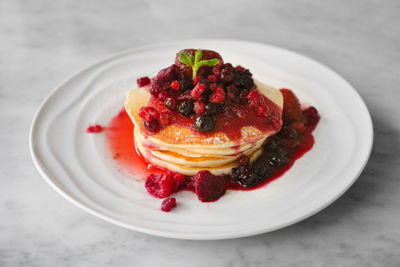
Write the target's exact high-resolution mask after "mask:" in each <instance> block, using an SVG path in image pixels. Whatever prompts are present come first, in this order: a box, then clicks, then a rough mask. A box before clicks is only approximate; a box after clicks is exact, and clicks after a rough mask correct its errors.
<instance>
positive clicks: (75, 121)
mask: <svg viewBox="0 0 400 267" xmlns="http://www.w3.org/2000/svg"><path fill="white" fill-rule="evenodd" d="M188 47H194V48H198V47H200V48H207V49H212V50H216V51H218V52H219V53H220V54H221V55H222V56H223V58H224V59H225V61H226V62H232V63H233V64H240V65H243V66H245V67H247V68H249V69H250V70H251V71H252V73H253V74H254V76H255V78H256V79H258V80H260V81H261V82H265V83H267V84H271V85H273V86H275V87H278V88H282V87H286V88H291V89H293V91H294V92H295V93H296V94H297V95H298V97H299V98H300V100H301V101H302V102H306V103H309V104H312V105H314V106H315V107H317V108H318V110H319V112H320V114H321V121H320V123H319V125H318V126H317V128H316V130H315V132H314V137H315V141H316V142H315V145H314V147H313V149H312V150H311V151H310V152H308V153H306V154H305V155H304V156H303V157H302V158H301V159H299V160H298V161H296V163H295V164H294V166H293V167H292V168H291V169H290V170H289V171H288V172H287V173H286V174H285V175H284V176H283V177H281V178H279V179H277V180H276V181H274V182H272V183H270V184H269V185H267V186H266V187H264V188H260V189H258V190H255V191H250V192H240V191H228V192H227V193H226V195H224V196H223V197H222V198H221V199H220V200H218V201H217V202H213V203H201V202H200V201H199V200H198V199H197V197H196V196H195V195H194V194H192V193H190V192H181V193H178V194H177V200H178V202H179V206H177V208H176V209H174V210H173V211H172V212H170V213H164V212H161V211H160V203H161V200H159V199H156V198H153V197H151V196H150V195H149V194H148V193H147V192H146V190H145V188H144V185H143V183H140V182H134V181H132V180H131V179H128V178H126V177H125V176H124V175H123V174H121V172H120V171H118V170H116V168H115V167H114V165H113V161H112V159H111V157H110V156H109V154H108V153H107V152H108V151H107V147H106V145H105V142H104V141H105V139H104V138H105V137H104V135H103V134H97V135H96V134H86V133H85V129H86V128H87V127H88V125H89V124H91V123H94V122H96V123H99V124H103V125H106V124H107V123H108V122H109V120H110V119H111V118H112V116H114V115H115V114H116V113H117V112H118V111H119V110H120V109H121V108H122V106H123V100H124V96H125V93H126V91H127V90H128V89H131V88H135V87H136V79H137V78H138V77H141V76H146V75H147V76H151V75H153V74H154V73H155V72H156V71H157V70H159V69H161V68H162V67H166V66H169V65H170V64H172V63H173V61H174V56H175V53H176V52H177V51H178V50H180V49H182V48H188ZM372 140H373V130H372V122H371V118H370V115H369V112H368V110H367V108H366V106H365V104H364V102H363V101H362V99H361V98H360V96H359V95H358V94H357V92H356V91H355V90H354V88H353V87H352V86H351V85H350V84H349V83H347V82H346V81H345V80H344V79H343V78H342V77H340V76H339V75H338V74H336V73H335V72H333V71H332V70H330V69H328V68H327V67H325V66H323V65H321V64H320V63H317V62H315V61H313V60H311V59H309V58H307V57H304V56H302V55H299V54H297V53H294V52H291V51H288V50H285V49H281V48H278V47H273V46H269V45H265V44H259V43H252V42H244V41H233V40H192V41H184V42H180V43H175V44H164V45H158V46H149V47H143V48H140V49H135V50H132V51H129V52H125V53H122V54H119V55H117V56H113V57H111V58H108V59H106V60H103V61H101V62H99V63H97V64H95V65H93V66H91V67H89V68H87V69H85V70H83V71H81V72H79V73H78V74H76V75H75V76H73V77H72V78H70V79H69V80H67V81H66V82H64V83H63V84H62V85H60V86H59V87H57V88H56V89H55V90H54V91H53V92H52V93H51V94H50V95H49V96H48V97H47V98H46V99H45V101H44V102H43V104H42V105H41V107H40V109H39V111H38V112H37V114H36V116H35V118H34V120H33V123H32V127H31V133H30V148H31V154H32V158H33V161H34V163H35V165H36V167H37V169H38V170H39V172H40V174H41V175H42V176H43V178H44V179H45V180H46V181H47V182H48V183H49V184H50V185H51V186H52V187H53V188H54V189H55V190H56V191H57V192H59V193H60V194H61V195H63V196H64V197H65V198H67V199H68V200H70V201H71V202H72V203H74V204H76V205H77V206H79V207H81V208H82V209H84V210H86V211H87V212H89V213H91V214H93V215H95V216H98V217H99V218H102V219H104V220H106V221H109V222H111V223H114V224H117V225H120V226H122V227H126V228H128V229H132V230H135V231H140V232H144V233H148V234H152V235H158V236H164V237H171V238H181V239H224V238H234V237H243V236H249V235H255V234H260V233H265V232H268V231H273V230H276V229H279V228H282V227H285V226H288V225H291V224H294V223H296V222H298V221H300V220H303V219H305V218H307V217H309V216H311V215H313V214H315V213H316V212H318V211H320V210H321V209H323V208H325V207H326V206H328V205H329V204H330V203H332V202H333V201H334V200H336V199H337V198H338V197H339V196H340V195H342V194H343V193H344V192H345V191H346V190H347V189H348V188H349V187H350V186H351V185H352V184H353V183H354V181H355V180H356V179H357V177H358V176H359V175H360V173H361V171H362V170H363V168H364V166H365V164H366V162H367V160H368V157H369V155H370V151H371V147H372Z"/></svg>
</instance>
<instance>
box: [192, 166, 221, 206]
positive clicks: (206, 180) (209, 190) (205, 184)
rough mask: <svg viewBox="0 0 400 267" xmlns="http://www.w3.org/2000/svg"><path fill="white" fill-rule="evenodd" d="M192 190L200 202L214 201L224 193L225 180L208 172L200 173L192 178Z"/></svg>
mask: <svg viewBox="0 0 400 267" xmlns="http://www.w3.org/2000/svg"><path fill="white" fill-rule="evenodd" d="M193 180H194V188H195V192H196V194H197V197H198V198H199V199H200V200H201V201H205V202H207V201H214V200H217V199H218V198H220V197H221V196H222V195H223V194H224V193H225V179H224V177H222V176H215V175H213V174H211V172H209V171H200V172H198V173H197V174H196V175H194V176H193Z"/></svg>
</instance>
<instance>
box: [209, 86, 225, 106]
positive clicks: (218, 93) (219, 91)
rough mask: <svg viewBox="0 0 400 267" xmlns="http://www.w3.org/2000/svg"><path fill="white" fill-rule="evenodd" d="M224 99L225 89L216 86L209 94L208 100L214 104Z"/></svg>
mask: <svg viewBox="0 0 400 267" xmlns="http://www.w3.org/2000/svg"><path fill="white" fill-rule="evenodd" d="M224 99H225V91H224V89H223V88H222V87H220V86H218V87H217V88H215V90H214V92H213V93H212V95H211V98H210V102H212V103H214V104H218V103H221V102H223V101H224Z"/></svg>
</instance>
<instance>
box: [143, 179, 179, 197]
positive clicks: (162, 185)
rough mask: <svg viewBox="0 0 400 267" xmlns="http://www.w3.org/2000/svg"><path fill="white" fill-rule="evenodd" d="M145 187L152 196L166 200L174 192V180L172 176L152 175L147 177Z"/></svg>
mask: <svg viewBox="0 0 400 267" xmlns="http://www.w3.org/2000/svg"><path fill="white" fill-rule="evenodd" d="M145 187H146V190H147V192H149V194H150V195H152V196H154V197H158V198H165V197H168V196H169V195H170V194H171V192H172V187H173V180H172V179H171V176H170V175H165V174H160V173H157V174H155V173H152V174H150V175H149V176H148V177H147V179H146V183H145Z"/></svg>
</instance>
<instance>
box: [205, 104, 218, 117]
mask: <svg viewBox="0 0 400 267" xmlns="http://www.w3.org/2000/svg"><path fill="white" fill-rule="evenodd" d="M216 112H217V106H216V105H215V104H214V103H207V104H206V111H205V114H206V115H213V114H215V113H216Z"/></svg>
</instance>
